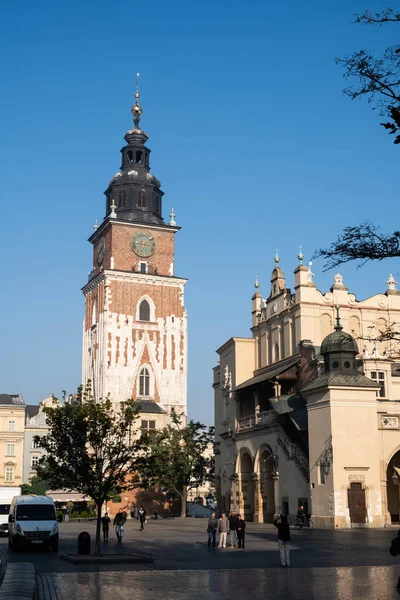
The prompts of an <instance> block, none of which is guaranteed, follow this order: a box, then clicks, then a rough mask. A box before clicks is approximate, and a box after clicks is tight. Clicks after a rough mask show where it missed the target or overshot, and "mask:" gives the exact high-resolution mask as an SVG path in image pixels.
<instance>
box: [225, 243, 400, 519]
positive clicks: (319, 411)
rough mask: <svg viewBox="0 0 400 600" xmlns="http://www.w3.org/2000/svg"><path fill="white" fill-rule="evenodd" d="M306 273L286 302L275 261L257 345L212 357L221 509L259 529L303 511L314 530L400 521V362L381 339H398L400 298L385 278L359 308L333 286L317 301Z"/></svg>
mask: <svg viewBox="0 0 400 600" xmlns="http://www.w3.org/2000/svg"><path fill="white" fill-rule="evenodd" d="M302 261H303V256H302V254H301V253H300V254H299V265H298V267H297V268H296V269H295V271H294V291H293V292H292V291H291V290H290V289H289V288H288V287H287V286H286V281H285V277H284V274H283V271H282V269H281V268H280V266H279V257H278V256H276V258H275V264H276V266H275V268H274V270H273V272H272V277H271V287H270V292H269V295H268V297H267V298H263V297H262V295H261V294H260V292H259V284H258V281H256V284H255V288H256V291H255V294H254V295H253V297H252V327H251V332H252V336H251V337H249V338H231V339H230V340H228V341H227V342H226V343H225V344H224V345H223V346H221V347H220V348H219V349H218V350H217V353H218V355H219V361H218V365H217V366H216V367H215V368H214V380H213V387H214V394H215V427H216V475H217V494H218V497H219V504H220V506H221V508H222V510H229V509H232V508H233V509H237V510H240V511H241V512H242V513H244V514H245V517H246V518H247V519H248V520H254V521H257V522H265V521H270V520H272V518H273V515H274V514H277V513H286V514H290V515H293V514H294V513H296V511H297V507H298V505H299V504H300V503H302V504H304V505H305V508H306V510H307V511H308V512H310V513H312V514H313V518H314V520H315V522H316V524H317V525H318V526H320V527H348V526H351V525H352V524H354V525H355V524H358V525H362V526H381V525H382V524H384V523H389V522H390V521H394V520H398V519H399V512H400V509H399V486H398V485H397V481H398V479H396V477H397V474H400V452H399V449H400V404H399V402H400V358H399V353H398V351H397V350H398V349H397V348H396V347H395V346H396V342H393V341H391V340H384V339H380V335H381V333H382V332H385V331H387V330H388V329H390V327H391V326H393V324H394V323H397V324H398V325H397V330H399V329H400V325H399V324H400V292H399V291H398V290H397V289H396V282H395V281H394V278H393V277H392V276H390V277H389V279H388V282H387V289H386V290H384V291H383V292H382V293H378V294H376V295H374V296H372V297H370V298H368V299H366V300H363V301H358V300H357V299H356V297H355V295H354V294H352V293H350V292H349V290H348V288H347V287H346V286H345V285H344V284H343V279H342V277H341V276H340V275H339V274H337V275H335V277H334V283H333V285H332V287H331V288H330V290H329V291H328V292H326V293H322V292H320V291H319V290H318V289H317V287H316V285H315V283H314V281H313V277H314V275H313V273H312V272H311V268H310V266H308V267H306V266H304V265H303V264H302ZM337 307H338V309H337ZM337 310H339V312H340V320H341V323H342V324H343V326H342V324H339V322H338V317H337V313H336V311H337ZM332 335H337V336H339V338H340V339H343V340H344V342H343V344H344V345H343V347H341V346H340V344H339V346H335V344H333V343H332V337H331V336H332ZM347 336H348V337H347ZM348 338H350V339H351V343H350V342H349V341H348ZM334 339H335V338H334ZM377 339H378V340H379V341H377ZM346 340H347V341H346ZM336 341H337V340H336ZM349 343H350V349H349V346H348V344H349ZM335 353H336V354H335ZM397 465H398V467H397ZM397 468H399V473H397V470H396V469H397ZM363 503H364V504H363ZM357 506H358V507H360V506H363V507H364V508H362V510H358V512H357V509H356V507H357Z"/></svg>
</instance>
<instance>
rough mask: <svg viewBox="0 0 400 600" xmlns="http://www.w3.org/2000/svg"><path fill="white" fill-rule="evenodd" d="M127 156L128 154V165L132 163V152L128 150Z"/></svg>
mask: <svg viewBox="0 0 400 600" xmlns="http://www.w3.org/2000/svg"><path fill="white" fill-rule="evenodd" d="M127 154H128V162H129V163H133V152H132V150H128V152H127Z"/></svg>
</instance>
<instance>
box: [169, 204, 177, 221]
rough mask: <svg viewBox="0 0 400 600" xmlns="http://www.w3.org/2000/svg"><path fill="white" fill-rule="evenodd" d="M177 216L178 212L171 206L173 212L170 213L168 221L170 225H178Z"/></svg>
mask: <svg viewBox="0 0 400 600" xmlns="http://www.w3.org/2000/svg"><path fill="white" fill-rule="evenodd" d="M175 217H176V214H175V212H174V209H173V208H171V212H170V213H169V223H168V225H176V221H175Z"/></svg>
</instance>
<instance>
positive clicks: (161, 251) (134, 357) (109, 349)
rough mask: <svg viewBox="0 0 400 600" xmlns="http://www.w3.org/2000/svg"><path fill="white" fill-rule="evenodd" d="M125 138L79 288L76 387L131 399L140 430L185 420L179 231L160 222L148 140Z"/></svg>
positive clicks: (136, 135) (138, 135)
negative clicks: (178, 417) (173, 418)
mask: <svg viewBox="0 0 400 600" xmlns="http://www.w3.org/2000/svg"><path fill="white" fill-rule="evenodd" d="M132 114H133V120H134V127H133V129H130V130H129V131H127V133H126V134H125V142H126V145H125V146H124V147H123V148H122V150H121V154H122V165H121V168H120V170H119V171H118V172H117V173H116V174H115V175H114V176H113V177H112V178H111V180H110V182H109V184H108V187H107V189H106V191H105V196H106V216H105V218H104V220H103V222H102V223H101V225H100V226H97V223H96V225H95V226H94V233H93V234H92V235H91V237H90V238H89V241H90V243H91V244H92V245H93V270H92V272H91V273H90V275H89V281H88V283H87V284H86V285H85V286H84V287H83V293H84V296H85V303H86V309H85V319H84V323H83V369H82V370H83V373H82V381H83V382H84V383H86V382H87V381H88V380H91V385H92V391H93V394H94V396H95V397H96V398H104V397H105V396H107V394H110V397H111V399H112V401H115V402H118V401H121V400H126V399H127V398H131V397H133V398H135V399H136V400H137V401H138V403H139V406H140V412H141V417H142V423H141V425H142V428H147V429H152V428H158V427H162V426H164V425H165V424H166V422H167V420H168V415H169V413H170V412H171V410H175V411H176V412H178V413H180V414H182V413H183V414H184V415H185V416H186V413H187V389H186V380H187V313H186V310H185V307H184V286H185V283H186V279H183V278H181V277H177V276H176V275H175V267H174V251H175V250H174V243H175V234H176V233H177V232H178V231H179V229H180V228H179V227H178V226H177V225H176V222H175V214H174V211H173V209H172V212H171V214H170V220H169V222H168V224H167V223H165V222H164V219H163V217H162V197H163V194H164V193H163V192H162V190H161V184H160V181H159V180H158V179H157V178H156V177H155V176H154V175H152V174H151V172H150V149H149V148H148V146H147V140H148V135H147V134H146V133H145V132H144V131H143V130H142V129H141V128H140V117H141V115H142V108H141V106H140V104H139V92H138V90H137V91H136V102H135V104H134V106H133V107H132Z"/></svg>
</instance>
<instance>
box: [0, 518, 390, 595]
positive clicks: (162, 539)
mask: <svg viewBox="0 0 400 600" xmlns="http://www.w3.org/2000/svg"><path fill="white" fill-rule="evenodd" d="M206 527H207V523H206V521H204V520H203V519H185V520H181V519H176V520H167V521H159V522H155V521H150V522H149V523H148V525H147V526H146V529H145V531H144V532H142V533H140V532H139V530H138V529H139V527H138V524H137V523H136V522H135V521H133V522H132V521H131V522H128V524H127V526H126V530H125V535H124V541H123V544H122V546H118V545H117V543H116V539H115V534H114V532H113V531H112V530H111V531H110V542H109V544H108V545H107V552H110V553H114V552H117V551H118V552H120V551H126V552H131V551H139V552H147V553H150V554H151V555H152V556H153V557H154V563H152V564H149V565H146V564H141V565H137V564H133V565H132V564H131V565H123V566H122V565H116V564H110V565H72V564H71V563H68V562H66V561H64V560H62V559H60V556H59V554H55V553H53V552H43V551H38V550H37V549H35V551H32V552H21V553H13V552H12V551H9V550H8V548H7V540H6V539H0V551H1V550H3V551H4V554H5V555H6V557H7V559H8V561H9V562H10V563H12V562H19V561H30V562H33V563H34V565H35V569H36V572H37V573H38V574H39V576H38V582H39V583H40V589H41V590H42V591H41V592H40V593H39V597H38V600H86V599H88V600H89V599H90V600H110V599H111V600H112V599H113V598H117V599H118V600H124V599H125V598H129V600H149V599H150V598H151V599H152V600H154V599H156V600H158V599H160V600H164V599H166V600H168V599H169V598H173V600H181V599H185V600H186V599H189V598H190V600H198V599H199V598H202V599H203V598H207V599H211V600H225V599H226V598H229V600H231V599H232V598H234V600H258V599H261V598H262V599H263V600H270V599H271V600H272V599H274V600H289V599H290V600H306V599H307V600H313V599H314V598H315V599H316V600H317V599H318V600H358V599H360V600H361V598H362V600H366V599H367V600H391V599H392V598H393V599H396V600H400V594H398V593H397V592H396V590H395V585H396V582H397V578H398V576H399V575H400V560H398V559H397V558H393V557H391V556H390V554H389V546H390V541H391V539H392V538H393V537H394V536H395V535H396V533H397V530H396V529H381V530H367V529H364V530H363V529H353V530H346V531H318V530H314V531H313V532H311V533H308V532H293V535H292V542H291V562H292V566H291V567H290V568H288V569H283V568H280V567H279V557H278V548H277V541H276V530H275V528H274V527H273V526H271V525H258V524H253V523H249V524H248V529H247V530H246V531H247V534H246V549H245V550H241V549H235V550H231V549H228V548H227V549H224V550H219V549H218V548H213V549H209V548H207V546H206ZM81 531H88V532H89V533H90V534H91V535H92V539H93V538H94V531H95V525H94V523H87V522H86V523H68V524H61V527H60V534H61V537H60V553H64V552H75V551H76V544H77V537H78V534H79V532H81ZM104 549H105V546H103V552H104ZM45 592H46V595H45Z"/></svg>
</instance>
